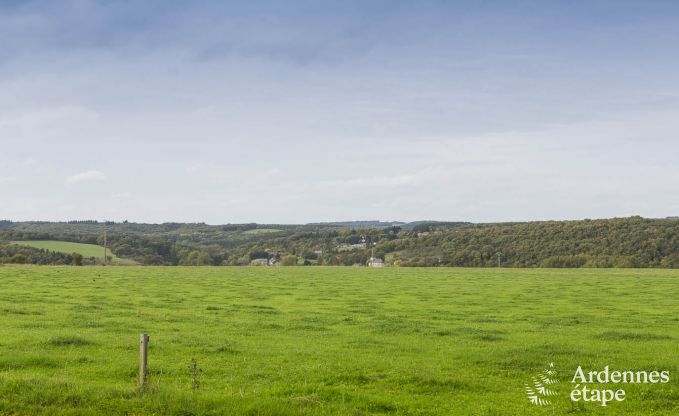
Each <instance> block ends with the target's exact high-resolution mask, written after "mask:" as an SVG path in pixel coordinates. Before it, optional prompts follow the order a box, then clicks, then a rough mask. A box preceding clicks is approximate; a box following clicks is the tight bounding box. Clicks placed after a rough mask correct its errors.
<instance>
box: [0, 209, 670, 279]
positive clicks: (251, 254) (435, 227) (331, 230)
mask: <svg viewBox="0 0 679 416" xmlns="http://www.w3.org/2000/svg"><path fill="white" fill-rule="evenodd" d="M104 228H105V229H106V231H107V235H108V245H109V247H110V248H111V250H112V252H113V253H114V254H115V255H116V256H118V257H121V258H127V259H131V260H134V261H136V262H139V263H141V264H147V265H215V266H217V265H248V264H252V263H253V261H254V262H255V263H257V264H261V263H263V262H262V259H267V260H269V261H270V262H271V264H280V265H321V264H326V265H365V264H366V263H367V261H368V259H369V258H370V256H371V253H372V250H373V249H374V253H375V257H378V258H381V259H384V260H385V263H386V264H387V265H397V266H464V267H496V266H498V265H501V266H503V267H667V268H679V219H678V218H667V219H644V218H641V217H631V218H615V219H604V220H581V221H546V222H526V223H499V224H471V223H464V222H426V221H425V222H416V223H409V224H406V223H397V222H389V223H387V222H379V221H365V222H362V221H356V222H347V223H319V224H307V225H285V224H268V225H263V224H227V225H207V224H184V223H165V224H135V223H128V222H124V223H113V222H109V223H99V222H96V221H73V222H68V223H53V222H11V221H0V263H3V262H4V263H9V262H14V261H15V260H16V258H17V257H16V253H17V248H16V247H12V246H11V245H10V244H9V242H11V241H21V240H60V241H71V242H81V243H91V244H100V245H101V244H103V230H104ZM20 258H22V259H23V261H26V262H29V263H36V264H64V263H65V264H68V259H67V258H64V257H63V256H60V255H56V254H55V253H50V252H44V251H40V250H32V251H26V250H24V252H23V253H22V256H21V257H20ZM13 259H14V260H13Z"/></svg>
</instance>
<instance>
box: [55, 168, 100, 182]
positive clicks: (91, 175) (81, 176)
mask: <svg viewBox="0 0 679 416" xmlns="http://www.w3.org/2000/svg"><path fill="white" fill-rule="evenodd" d="M105 180H106V175H104V174H103V173H101V172H99V171H98V170H88V171H87V172H81V173H77V174H75V175H71V176H69V177H67V178H66V181H65V182H66V184H67V185H72V184H76V183H82V182H101V181H105Z"/></svg>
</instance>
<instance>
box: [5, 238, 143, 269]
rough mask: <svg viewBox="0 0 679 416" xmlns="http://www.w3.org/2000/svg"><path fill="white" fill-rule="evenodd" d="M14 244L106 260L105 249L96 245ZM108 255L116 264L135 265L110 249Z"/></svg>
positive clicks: (61, 242)
mask: <svg viewBox="0 0 679 416" xmlns="http://www.w3.org/2000/svg"><path fill="white" fill-rule="evenodd" d="M12 244H18V245H23V246H29V247H35V248H40V249H45V250H51V251H57V252H60V253H66V254H72V253H80V254H82V255H83V257H85V258H90V257H94V258H96V259H100V260H101V259H103V258H104V247H103V246H98V245H96V244H82V243H71V242H67V241H51V240H32V241H28V240H27V241H12ZM106 253H107V255H108V257H109V258H111V259H112V262H113V263H114V264H134V262H133V261H131V260H127V259H121V258H120V257H117V256H116V255H115V254H113V253H111V250H109V249H107V250H106Z"/></svg>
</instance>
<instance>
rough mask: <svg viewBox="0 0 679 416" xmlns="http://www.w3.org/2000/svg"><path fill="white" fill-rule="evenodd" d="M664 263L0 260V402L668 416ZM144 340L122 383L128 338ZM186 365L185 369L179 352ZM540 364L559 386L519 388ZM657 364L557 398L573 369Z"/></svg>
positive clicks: (3, 409)
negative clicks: (609, 399)
mask: <svg viewBox="0 0 679 416" xmlns="http://www.w3.org/2000/svg"><path fill="white" fill-rule="evenodd" d="M678 279H679V271H676V270H615V269H606V270H594V269H588V270H556V269H550V270H546V269H533V270H509V269H507V270H491V269H435V268H430V269H396V268H385V269H367V268H330V267H327V268H326V267H313V268H294V267H293V268H265V267H251V268H249V267H243V268H188V267H187V268H183V267H175V268H162V267H158V268H153V267H134V268H124V267H120V268H103V267H82V268H76V267H31V266H5V267H0V319H2V323H3V325H2V326H0V352H1V354H0V414H17V415H47V414H49V415H53V414H67V415H99V414H121V415H122V414H127V415H152V414H156V415H207V414H211V415H224V414H229V415H369V414H370V415H373V414H374V415H377V414H389V415H523V414H527V415H533V414H535V415H557V414H583V415H599V414H601V415H613V414H626V415H674V414H677V411H679V386H678V385H677V379H676V378H675V377H676V376H678V375H679V373H678V370H679V358H678V354H677V352H678V350H679V318H677V314H676V312H677V311H678V310H679V280H678ZM141 332H148V333H149V334H150V336H151V340H150V350H149V367H150V374H149V382H148V385H147V387H146V388H144V389H138V388H137V387H136V382H137V368H138V367H137V366H138V354H139V353H138V343H139V333H141ZM193 360H195V365H194V364H193ZM548 362H554V363H555V365H556V368H557V370H559V371H560V377H561V379H562V383H561V385H560V386H558V387H557V389H558V390H559V391H560V393H561V394H560V395H559V396H557V397H556V398H555V399H553V401H554V404H553V405H552V406H547V407H536V406H531V405H530V404H529V403H528V400H527V398H526V396H525V393H524V390H523V389H524V384H525V383H529V382H530V381H531V378H532V377H533V376H534V375H535V373H536V372H538V371H539V370H541V369H542V368H544V366H545V365H546V363H548ZM578 365H582V366H583V368H585V369H591V370H596V369H602V368H603V367H604V366H606V365H608V366H610V367H611V369H635V370H654V369H658V370H669V371H670V372H671V375H672V381H671V382H670V383H669V384H665V385H625V386H624V388H625V390H626V391H627V399H626V401H624V402H622V403H612V404H610V405H609V406H608V407H605V408H602V407H599V406H596V405H592V404H590V403H587V404H586V405H584V406H571V404H570V401H569V400H568V392H569V390H568V384H569V383H568V381H569V379H570V378H571V377H572V374H573V372H574V369H575V368H576V367H577V366H578Z"/></svg>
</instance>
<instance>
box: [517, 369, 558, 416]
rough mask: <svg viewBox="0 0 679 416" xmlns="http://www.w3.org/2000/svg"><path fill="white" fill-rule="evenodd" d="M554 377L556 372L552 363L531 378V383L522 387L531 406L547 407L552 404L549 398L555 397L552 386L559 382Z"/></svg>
mask: <svg viewBox="0 0 679 416" xmlns="http://www.w3.org/2000/svg"><path fill="white" fill-rule="evenodd" d="M556 377H557V371H556V369H555V367H554V363H549V365H548V366H547V368H545V369H544V370H543V371H541V372H540V373H539V374H537V375H536V376H535V377H533V381H532V383H530V384H525V385H524V388H525V390H526V396H528V400H530V403H531V404H532V405H535V406H548V405H550V404H552V402H551V400H549V397H552V396H556V395H557V392H556V390H554V385H555V384H558V383H559V382H560V380H559V379H558V378H556Z"/></svg>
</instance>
